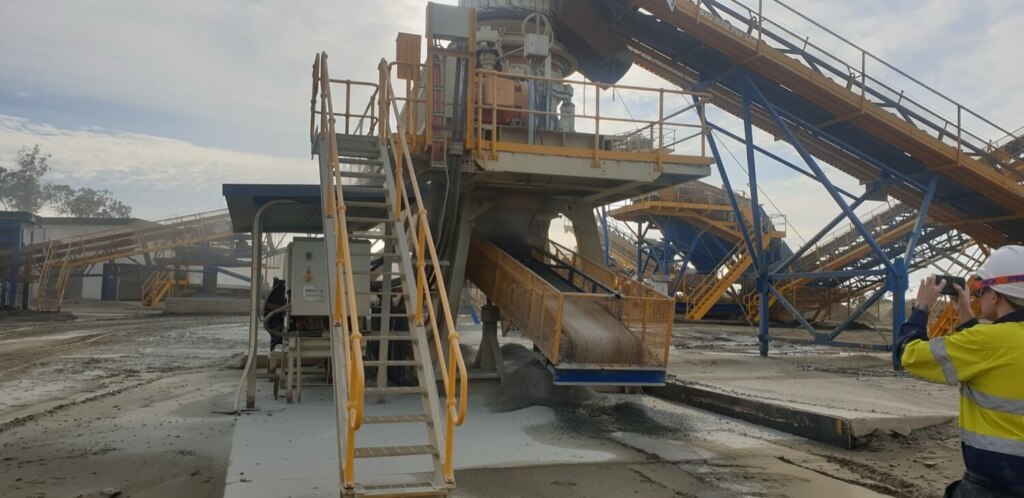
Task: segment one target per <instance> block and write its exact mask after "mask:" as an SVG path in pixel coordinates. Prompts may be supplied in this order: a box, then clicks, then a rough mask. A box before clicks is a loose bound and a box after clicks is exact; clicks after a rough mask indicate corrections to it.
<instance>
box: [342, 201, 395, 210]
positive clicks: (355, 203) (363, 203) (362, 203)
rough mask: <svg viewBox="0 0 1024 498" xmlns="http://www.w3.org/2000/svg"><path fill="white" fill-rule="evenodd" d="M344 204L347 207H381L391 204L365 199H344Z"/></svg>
mask: <svg viewBox="0 0 1024 498" xmlns="http://www.w3.org/2000/svg"><path fill="white" fill-rule="evenodd" d="M345 205H346V206H348V207H365V208H381V209H384V208H386V207H389V206H391V204H388V203H387V202H367V201H345Z"/></svg>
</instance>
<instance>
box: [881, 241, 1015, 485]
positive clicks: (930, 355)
mask: <svg viewBox="0 0 1024 498" xmlns="http://www.w3.org/2000/svg"><path fill="white" fill-rule="evenodd" d="M944 285H945V282H944V281H942V280H939V281H936V277H929V278H927V279H925V280H924V281H922V282H921V287H920V288H919V289H918V291H917V301H916V302H915V303H914V306H913V311H912V312H911V314H910V318H909V319H908V320H907V322H906V323H904V324H903V325H902V326H901V327H900V330H899V332H898V334H897V336H896V343H895V344H894V346H895V347H896V348H897V349H896V353H897V357H898V358H900V361H901V363H902V364H903V368H905V369H906V370H907V371H908V372H910V373H912V374H914V375H916V376H918V377H922V378H924V379H927V380H930V381H933V382H946V383H950V384H953V383H956V382H959V383H960V446H961V448H962V450H963V457H964V465H965V466H966V468H967V472H966V473H965V474H964V478H963V479H962V480H959V481H956V482H954V483H952V484H950V485H949V487H947V488H946V495H945V496H947V497H957V498H963V497H1005V496H1017V497H1024V246H1016V245H1012V246H1004V247H1001V248H999V249H997V250H995V251H993V252H992V254H991V255H989V257H988V259H987V260H986V261H985V263H984V264H983V265H982V266H981V268H979V269H978V274H977V277H976V278H975V279H974V280H972V282H971V285H969V286H968V287H969V290H965V289H963V288H961V287H960V286H959V285H956V286H955V287H956V293H957V296H956V298H955V299H956V307H957V310H958V312H959V317H960V322H961V323H960V326H958V327H957V331H956V332H954V333H953V334H951V335H947V336H944V337H936V338H934V339H931V340H929V339H928V333H927V328H928V312H929V310H930V309H931V307H932V305H934V304H935V302H936V301H937V300H938V298H939V296H940V294H941V292H942V289H943V287H944ZM968 292H970V294H968ZM971 295H973V296H974V297H975V299H977V300H979V301H980V304H981V316H980V317H978V318H981V319H983V320H984V323H982V322H979V321H978V318H975V316H974V312H973V311H972V310H971V302H970V296H971Z"/></svg>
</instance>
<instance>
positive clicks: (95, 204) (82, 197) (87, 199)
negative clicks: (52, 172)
mask: <svg viewBox="0 0 1024 498" xmlns="http://www.w3.org/2000/svg"><path fill="white" fill-rule="evenodd" d="M43 190H44V192H46V196H47V197H48V198H49V200H50V202H51V203H52V204H53V207H54V209H55V210H56V211H57V214H59V215H61V216H75V217H80V218H96V217H98V218H128V217H130V216H131V215H132V208H131V206H128V205H125V204H124V203H122V202H121V201H119V200H117V199H114V195H113V194H112V193H111V192H110V191H109V190H106V189H103V190H94V189H91V188H88V187H86V188H80V189H78V190H75V189H73V188H71V187H69V186H67V185H53V184H51V185H47V186H46V187H45V188H44V189H43Z"/></svg>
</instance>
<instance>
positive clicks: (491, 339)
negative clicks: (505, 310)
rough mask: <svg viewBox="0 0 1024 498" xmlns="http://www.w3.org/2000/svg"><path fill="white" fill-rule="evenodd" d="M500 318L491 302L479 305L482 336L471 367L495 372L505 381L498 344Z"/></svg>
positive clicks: (503, 361) (503, 364) (503, 360)
mask: <svg viewBox="0 0 1024 498" xmlns="http://www.w3.org/2000/svg"><path fill="white" fill-rule="evenodd" d="M500 319H501V311H500V310H499V309H498V307H497V306H495V305H493V304H490V303H488V304H485V305H483V306H481V307H480V321H481V323H483V338H482V339H481V341H480V349H478V350H477V352H476V358H474V359H473V367H474V368H477V369H479V370H482V371H484V372H496V373H497V374H498V379H499V380H500V381H501V382H502V383H504V382H505V359H504V357H503V356H502V354H501V346H500V345H499V344H498V320H500Z"/></svg>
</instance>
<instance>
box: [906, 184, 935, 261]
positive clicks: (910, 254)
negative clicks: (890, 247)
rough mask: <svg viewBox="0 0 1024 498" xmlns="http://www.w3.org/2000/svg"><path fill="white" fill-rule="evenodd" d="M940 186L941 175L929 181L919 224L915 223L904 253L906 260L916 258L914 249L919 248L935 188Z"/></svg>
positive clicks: (919, 216) (918, 220)
mask: <svg viewBox="0 0 1024 498" xmlns="http://www.w3.org/2000/svg"><path fill="white" fill-rule="evenodd" d="M938 186H939V176H938V175H935V176H932V179H931V181H930V182H928V191H927V192H925V194H924V201H923V202H922V203H921V209H920V211H919V213H918V216H917V224H916V225H914V231H913V232H911V235H910V242H908V243H907V250H906V252H904V253H903V260H904V261H913V260H914V251H915V250H917V239H918V237H920V236H921V230H922V229H923V228H924V221H925V218H927V217H928V208H929V207H931V205H932V198H934V197H935V189H936V187H938Z"/></svg>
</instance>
